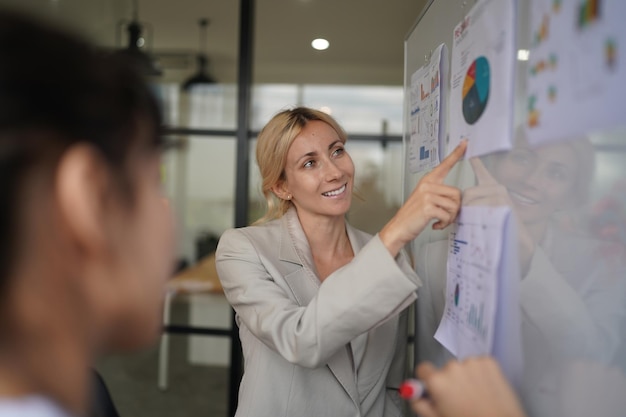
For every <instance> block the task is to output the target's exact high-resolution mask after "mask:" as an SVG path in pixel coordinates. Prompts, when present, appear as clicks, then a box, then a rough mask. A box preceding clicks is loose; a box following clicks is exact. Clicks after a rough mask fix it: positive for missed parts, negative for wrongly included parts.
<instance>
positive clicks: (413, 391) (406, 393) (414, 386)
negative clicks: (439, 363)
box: [398, 379, 428, 401]
mask: <svg viewBox="0 0 626 417" xmlns="http://www.w3.org/2000/svg"><path fill="white" fill-rule="evenodd" d="M398 392H399V394H400V398H402V399H404V400H407V401H410V400H417V399H418V398H422V397H428V393H427V392H426V388H425V387H424V383H423V382H422V381H420V380H418V379H407V380H406V381H404V382H403V383H402V385H400V388H399V389H398Z"/></svg>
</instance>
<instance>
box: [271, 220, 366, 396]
mask: <svg viewBox="0 0 626 417" xmlns="http://www.w3.org/2000/svg"><path fill="white" fill-rule="evenodd" d="M348 237H349V238H350V243H351V244H352V247H353V249H354V251H355V253H356V252H357V251H358V250H359V249H360V248H361V243H362V242H356V243H357V244H358V245H357V246H358V249H357V246H355V242H353V236H351V231H350V229H348ZM279 259H280V261H281V262H283V263H285V264H290V265H291V266H293V265H297V266H299V268H290V272H289V273H287V274H285V276H284V278H285V282H286V283H287V285H288V286H289V288H290V289H291V291H292V293H293V295H294V297H295V298H296V301H297V302H298V304H299V305H301V306H306V305H308V304H309V303H310V302H311V300H312V299H313V298H314V297H315V295H316V294H317V292H318V290H319V287H320V280H319V278H318V276H317V274H316V270H315V264H314V262H313V256H312V255H311V249H310V247H309V242H308V240H307V238H306V235H305V234H304V230H302V226H301V225H300V221H299V219H298V214H297V213H296V211H295V209H294V208H290V209H289V210H288V211H287V213H285V215H284V216H283V217H282V222H281V239H280V247H279ZM327 365H328V368H329V369H330V371H331V372H332V373H333V375H334V376H335V378H336V379H337V381H339V383H340V384H341V386H342V387H343V388H344V390H345V391H346V393H347V394H348V396H350V399H351V400H352V401H353V403H354V404H355V406H356V407H359V395H358V391H357V387H356V381H355V371H354V369H353V361H352V354H351V350H350V345H349V344H348V345H346V347H345V348H344V349H340V350H339V351H338V352H337V353H336V354H335V355H333V356H332V357H331V358H330V359H329V360H328V364H327Z"/></svg>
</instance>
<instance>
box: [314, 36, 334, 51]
mask: <svg viewBox="0 0 626 417" xmlns="http://www.w3.org/2000/svg"><path fill="white" fill-rule="evenodd" d="M311 46H312V47H313V48H314V49H317V50H318V51H323V50H324V49H328V47H329V46H330V43H329V42H328V41H327V40H326V39H322V38H318V39H313V42H311Z"/></svg>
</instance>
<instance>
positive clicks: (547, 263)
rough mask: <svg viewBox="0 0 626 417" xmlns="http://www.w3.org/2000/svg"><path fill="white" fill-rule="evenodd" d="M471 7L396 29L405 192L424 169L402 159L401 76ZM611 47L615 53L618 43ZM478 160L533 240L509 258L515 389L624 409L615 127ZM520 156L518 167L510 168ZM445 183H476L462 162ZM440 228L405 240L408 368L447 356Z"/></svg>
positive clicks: (560, 408) (522, 82)
mask: <svg viewBox="0 0 626 417" xmlns="http://www.w3.org/2000/svg"><path fill="white" fill-rule="evenodd" d="M474 3H475V2H474V1H454V0H434V1H430V2H429V3H428V4H427V5H426V6H425V8H424V9H423V11H422V12H421V14H420V15H419V17H418V18H417V21H416V23H415V25H414V26H413V28H411V30H410V31H409V33H408V34H407V36H406V39H405V58H404V61H405V68H404V89H405V98H404V102H405V103H404V143H403V146H404V150H405V161H404V179H403V188H404V195H405V196H406V195H408V193H410V192H411V190H412V189H413V188H414V187H415V185H416V184H417V183H418V181H419V180H420V178H421V177H422V176H423V175H424V172H422V173H412V172H411V171H410V170H409V164H408V159H407V158H408V142H409V132H410V122H409V120H410V114H409V104H408V98H409V97H408V95H409V94H408V91H409V88H410V83H411V76H412V74H414V73H415V72H416V71H417V70H418V69H419V68H421V67H422V66H424V65H425V64H426V63H427V62H428V60H429V58H430V54H431V53H432V51H434V50H435V49H436V48H437V47H438V46H439V45H440V44H441V43H445V44H446V45H447V48H448V50H449V51H452V46H453V45H452V41H453V39H452V37H453V29H454V28H455V26H456V25H457V24H458V23H459V22H460V21H461V20H462V19H463V18H464V16H465V15H466V14H467V13H468V11H469V10H470V8H471V7H472V6H473V5H474ZM572 3H573V2H572ZM582 3H585V2H583V1H580V2H577V4H582ZM605 3H606V2H605ZM530 4H531V2H529V1H524V0H519V1H517V5H516V7H517V10H516V23H517V38H516V43H517V45H516V47H517V49H524V50H527V49H529V44H530V39H531V33H530V32H531V29H530V27H529V26H530V19H529V16H530V12H531V10H530ZM621 52H622V55H621V57H624V56H626V50H624V49H621ZM450 56H451V54H450V53H449V54H448V59H450ZM622 64H623V63H622ZM528 65H529V62H527V61H517V63H516V80H515V88H514V90H515V97H514V100H513V101H512V102H513V103H514V104H513V109H512V111H513V114H514V131H515V132H516V138H517V137H518V136H521V134H520V132H523V130H520V128H519V127H520V126H521V125H522V124H523V123H524V122H525V120H527V119H526V118H527V116H528V114H527V107H528V106H527V95H526V74H527V73H528V71H529V67H528ZM625 81H626V80H625ZM441 82H442V83H443V82H447V83H449V82H450V80H449V78H448V79H447V80H441ZM447 91H448V92H449V91H450V89H449V88H448V89H447ZM446 101H447V102H448V103H449V101H450V100H446ZM622 109H623V107H622ZM443 111H448V109H443ZM597 111H598V112H609V111H615V109H610V108H599V109H597ZM621 111H622V112H623V110H621ZM624 120H625V121H626V118H624ZM560 122H562V123H564V124H567V123H568V120H567V119H564V120H562V121H560ZM448 124H449V118H446V125H445V126H443V128H445V129H446V130H448V129H449V125H448ZM440 128H442V127H440ZM522 136H523V135H522ZM519 143H522V145H523V146H518V145H519ZM568 158H569V159H568ZM483 161H484V162H485V164H486V165H487V167H488V168H489V169H490V171H491V172H492V174H493V175H494V177H495V178H496V180H497V181H498V182H499V184H500V185H501V186H502V189H504V190H505V192H506V193H507V195H508V197H509V198H510V204H511V206H512V209H513V211H514V212H515V213H516V216H517V217H516V219H517V221H518V222H519V225H520V228H521V229H522V230H523V231H524V235H523V236H524V237H526V238H527V239H528V241H526V243H528V242H530V243H532V244H531V245H530V247H531V249H529V248H528V245H526V247H524V249H522V245H521V243H520V246H519V248H520V249H519V253H520V254H522V252H523V253H524V255H525V256H523V257H522V256H520V259H521V258H523V259H525V261H524V263H523V265H522V261H521V260H520V263H519V265H517V266H518V267H519V271H520V274H519V275H520V276H521V277H522V278H521V280H520V282H519V294H518V295H519V312H520V314H521V328H520V331H521V350H522V354H523V375H522V379H521V381H519V384H517V385H516V391H517V393H518V395H519V396H520V398H521V400H522V403H523V404H524V407H525V409H526V412H527V413H528V414H529V415H530V416H537V417H558V416H568V417H571V416H589V415H593V416H624V415H626V411H624V410H626V403H625V401H626V376H625V375H626V319H625V317H626V296H625V294H626V126H612V127H611V128H610V129H604V130H603V129H599V130H598V129H596V130H594V131H589V132H583V134H581V135H580V137H577V138H572V139H571V140H567V141H563V142H558V143H554V144H551V145H543V146H530V145H528V144H527V143H525V142H524V141H523V140H522V141H520V142H518V141H517V139H516V142H515V145H514V148H513V150H511V151H507V152H499V153H497V154H493V155H488V156H486V157H484V158H483ZM521 163H524V164H526V165H525V167H526V168H524V169H525V170H524V169H518V170H515V169H513V168H515V166H516V165H515V164H518V165H517V167H518V168H519V164H521ZM568 164H569V165H568ZM564 166H565V168H564ZM529 167H530V168H529ZM557 167H558V168H557ZM446 183H447V184H450V185H454V186H457V187H459V188H461V189H462V190H466V189H468V188H470V187H474V186H476V182H475V178H474V173H473V170H472V169H471V166H470V165H469V163H468V162H467V161H464V162H462V163H461V164H459V165H457V167H455V168H454V169H453V171H452V172H451V173H450V174H449V175H448V177H447V179H446ZM448 234H449V228H448V229H447V230H443V231H433V230H431V229H430V228H429V229H427V230H425V231H424V232H423V233H422V234H420V236H418V238H417V239H415V241H414V242H412V244H411V247H410V250H411V252H412V255H413V258H414V261H415V267H416V271H417V272H418V275H419V276H420V278H421V279H422V281H423V282H424V285H423V287H422V288H420V290H419V298H418V300H417V304H416V309H415V311H416V320H415V323H416V330H415V336H416V337H415V361H416V363H418V362H420V361H424V360H428V361H432V362H434V363H435V364H436V365H439V366H441V365H443V364H444V363H446V362H447V361H448V360H451V359H453V358H454V357H453V355H452V354H451V353H450V352H448V350H447V349H445V348H444V347H443V346H442V345H441V344H440V343H439V342H437V341H436V340H435V339H434V338H433V335H434V333H435V331H436V329H437V326H438V324H439V322H440V320H441V317H442V314H443V309H444V302H445V295H444V294H445V286H446V260H447V254H448V243H447V239H448ZM520 239H521V238H520ZM516 240H517V239H516ZM504 365H506V364H504Z"/></svg>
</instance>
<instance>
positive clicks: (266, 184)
mask: <svg viewBox="0 0 626 417" xmlns="http://www.w3.org/2000/svg"><path fill="white" fill-rule="evenodd" d="M314 120H319V121H321V122H324V123H326V124H327V125H329V126H330V127H332V128H333V129H334V130H335V132H337V135H338V136H339V139H340V140H341V141H342V142H343V143H345V142H346V140H347V138H348V136H347V135H346V132H345V131H344V130H343V128H342V127H341V126H339V123H337V121H336V120H335V119H333V118H332V117H331V116H330V115H328V114H326V113H324V112H322V111H319V110H315V109H311V108H308V107H296V108H293V109H290V110H283V111H281V112H279V113H277V114H276V115H275V116H274V117H272V119H271V120H270V121H269V122H268V123H267V124H266V125H265V127H264V128H263V129H262V130H261V133H259V137H258V140H257V146H256V161H257V165H258V166H259V171H260V173H261V179H262V183H261V192H262V193H263V196H264V197H265V202H266V204H267V209H266V211H265V214H264V215H263V217H261V218H260V219H259V220H257V221H256V222H254V224H261V223H265V222H268V221H270V220H274V219H278V218H280V217H282V216H283V214H285V213H286V212H287V210H288V209H289V207H290V206H291V204H292V203H291V201H289V200H283V199H280V198H278V197H277V196H276V195H274V192H273V191H272V187H274V186H275V185H276V184H278V183H279V182H281V181H284V180H285V164H286V162H287V152H288V151H289V148H290V147H291V144H292V143H293V141H294V140H295V139H296V137H298V135H300V132H302V130H303V129H304V127H305V126H306V125H307V124H308V123H309V122H311V121H314Z"/></svg>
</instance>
